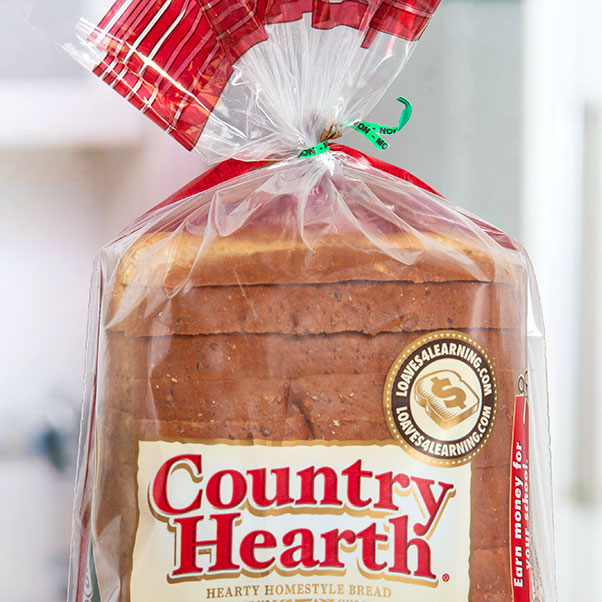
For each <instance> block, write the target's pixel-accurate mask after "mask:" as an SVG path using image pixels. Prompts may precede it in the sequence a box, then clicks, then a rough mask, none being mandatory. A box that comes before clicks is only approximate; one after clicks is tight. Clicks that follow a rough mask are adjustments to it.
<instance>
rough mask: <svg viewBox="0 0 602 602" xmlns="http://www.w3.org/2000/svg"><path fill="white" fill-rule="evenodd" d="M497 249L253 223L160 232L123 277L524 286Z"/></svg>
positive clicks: (147, 238) (140, 243)
mask: <svg viewBox="0 0 602 602" xmlns="http://www.w3.org/2000/svg"><path fill="white" fill-rule="evenodd" d="M314 236H316V235H315V234H314ZM375 242H376V243H377V244H378V245H379V247H377V246H376V244H375ZM493 249H496V245H494V243H492V242H491V241H486V239H485V238H483V239H481V238H479V239H477V238H476V237H475V238H474V239H468V238H463V239H462V238H451V237H448V236H443V235H440V234H432V233H420V234H412V235H410V234H401V233H395V234H389V235H382V236H381V238H380V239H379V240H378V241H372V240H370V239H369V238H367V237H366V236H364V235H362V234H360V233H358V232H350V233H348V234H346V235H344V236H342V235H340V234H321V235H320V236H319V237H317V239H315V240H312V238H311V237H310V238H309V241H308V242H306V241H305V240H303V239H301V238H298V237H295V236H294V235H293V236H282V235H280V236H273V237H266V235H265V232H264V231H262V230H258V231H255V230H254V229H253V228H245V229H244V231H242V232H236V233H234V234H232V235H230V236H228V237H225V238H222V237H215V238H212V239H203V238H202V237H201V236H198V235H196V234H191V233H188V232H183V231H181V232H167V233H155V234H147V235H143V236H141V237H140V238H138V239H137V240H136V242H134V243H133V244H132V245H131V247H130V248H129V249H128V251H127V252H126V253H125V255H124V257H123V259H122V261H121V262H120V265H119V268H118V273H117V279H116V281H117V282H118V283H120V284H122V285H132V284H133V285H136V286H149V287H167V288H181V287H182V286H185V287H195V286H228V285H253V284H308V283H309V284H318V283H328V282H344V281H354V280H368V281H403V282H450V281H456V280H468V281H480V282H498V283H508V284H511V285H516V283H517V281H518V279H520V278H521V273H522V268H521V261H520V259H519V257H518V253H517V252H515V251H512V250H504V251H503V252H501V250H500V249H499V248H497V253H496V252H495V251H493Z"/></svg>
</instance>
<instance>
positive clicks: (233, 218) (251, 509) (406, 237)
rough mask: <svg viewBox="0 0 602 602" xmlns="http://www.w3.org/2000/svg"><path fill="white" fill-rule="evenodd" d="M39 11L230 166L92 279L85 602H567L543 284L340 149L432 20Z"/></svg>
mask: <svg viewBox="0 0 602 602" xmlns="http://www.w3.org/2000/svg"><path fill="white" fill-rule="evenodd" d="M48 4H50V3H47V2H42V1H41V0H40V1H39V2H30V3H25V6H24V7H23V5H22V6H21V8H22V9H23V10H24V11H25V12H26V13H27V17H28V18H29V19H30V21H31V22H32V23H34V24H35V25H37V26H39V27H40V28H42V29H45V30H46V31H51V33H52V35H54V36H55V37H56V38H57V39H58V40H59V41H60V43H61V44H62V45H63V46H64V47H65V48H66V49H67V50H68V51H69V52H70V53H71V54H72V55H73V56H74V57H75V58H77V59H78V60H79V61H80V62H82V63H83V64H84V65H86V66H87V67H88V68H90V69H92V70H93V71H94V73H96V75H98V77H99V78H100V79H102V80H104V81H105V82H106V83H107V84H108V85H110V86H112V87H113V88H114V89H115V90H116V91H117V92H119V93H120V94H121V95H122V96H123V97H124V98H126V99H127V100H128V101H129V102H130V103H132V104H133V105H134V106H136V107H137V108H138V109H140V110H141V111H143V112H144V113H145V114H146V115H148V116H149V117H150V118H151V119H153V121H155V122H156V123H157V124H158V125H160V126H161V127H162V128H163V129H164V130H166V132H167V133H169V134H170V135H172V136H174V137H175V138H176V139H177V140H178V141H179V142H180V143H181V144H182V145H183V146H184V147H186V148H187V149H189V150H194V151H196V152H199V153H200V154H201V155H202V156H203V158H204V159H205V160H207V161H209V162H210V163H212V164H213V165H214V167H213V168H212V169H210V171H208V172H207V173H205V174H203V175H201V176H200V177H199V178H198V179H197V180H195V181H193V182H191V183H190V184H189V185H188V186H186V187H185V188H184V189H183V190H181V191H179V192H178V193H176V194H175V195H174V196H173V197H171V198H170V199H168V200H167V201H165V202H164V203H162V204H161V205H159V206H158V207H156V208H155V209H153V210H151V211H149V212H148V213H147V214H146V215H144V216H142V217H141V218H140V219H139V220H137V221H136V222H135V223H134V224H132V225H130V226H129V227H128V228H127V229H126V230H125V231H124V232H122V233H121V234H120V235H119V236H118V237H117V238H116V239H115V240H114V241H112V242H110V243H109V244H108V245H107V246H106V247H105V248H104V249H103V250H102V251H101V252H100V255H99V259H98V262H97V264H96V268H95V272H94V282H93V288H92V303H91V312H90V333H89V349H88V359H87V378H86V384H87V389H86V398H85V404H84V412H83V421H82V437H81V446H80V458H79V470H78V476H77V483H76V500H75V513H74V529H73V554H72V571H71V584H70V593H69V602H83V601H84V600H85V601H88V600H93V601H95V602H99V601H101V602H126V601H129V602H141V601H144V602H164V601H167V600H170V601H171V600H174V601H175V600H178V601H179V602H192V601H193V600H194V601H195V602H196V601H199V600H214V599H215V600H218V599H219V600H225V601H228V602H233V601H237V602H238V601H241V602H251V601H253V602H258V601H260V600H296V601H298V602H299V601H301V600H304V601H305V600H307V601H310V600H311V601H314V600H329V601H330V600H332V601H334V602H343V601H346V600H361V601H366V600H370V601H379V600H394V601H398V600H412V601H415V602H420V601H423V602H433V601H446V602H450V601H451V602H456V601H471V602H480V601H483V602H485V601H487V602H502V601H504V602H505V601H512V600H514V601H515V602H527V601H531V600H537V601H545V602H553V601H555V600H556V593H555V583H554V564H553V562H554V560H553V535H552V511H551V477H550V457H549V444H550V442H549V431H548V416H547V393H546V373H545V370H546V368H545V357H544V338H543V326H542V320H541V311H540V306H539V300H538V295H537V290H536V284H535V280H534V276H533V273H532V270H531V267H530V264H529V260H528V258H527V256H526V254H525V252H524V251H523V250H522V248H521V247H520V245H519V244H518V243H517V242H516V241H514V240H513V239H512V238H510V237H509V236H507V235H506V234H504V233H503V232H501V231H499V230H498V229H496V228H495V227H493V226H491V225H489V224H487V223H485V222H484V221H482V220H480V219H478V218H476V217H475V216H473V215H470V214H468V213H467V212H465V211H463V210H462V209H460V208H459V207H457V206H455V205H452V204H451V203H449V202H448V201H447V200H445V199H444V198H442V197H441V196H440V195H438V194H437V193H436V192H435V191H434V190H432V189H431V188H429V187H428V185H426V184H424V183H423V182H421V181H419V180H417V179H416V178H414V177H413V176H411V175H410V174H408V173H407V172H404V171H403V170H401V169H399V168H397V167H394V166H392V165H389V164H387V163H384V162H382V161H380V160H377V159H374V158H371V157H369V156H367V155H364V154H362V153H360V152H358V151H355V150H353V149H351V148H348V147H346V146H342V145H339V144H336V143H334V142H333V140H334V139H335V138H337V137H338V136H339V134H340V133H341V132H343V131H346V130H355V132H356V133H357V135H358V136H359V135H364V136H366V137H368V138H369V139H371V140H372V141H373V142H374V143H375V145H376V147H378V148H379V149H383V148H386V146H387V142H386V140H387V137H388V136H391V135H393V134H395V133H396V132H397V131H398V130H399V129H400V128H401V127H402V126H403V123H404V121H405V120H407V118H408V117H409V112H410V110H409V105H408V103H407V102H406V101H404V100H403V99H399V100H401V104H398V105H396V103H395V102H394V100H393V99H392V101H391V108H392V110H391V122H390V123H388V124H373V123H370V122H367V121H365V119H366V117H367V115H368V113H369V112H370V109H371V108H372V107H373V106H374V105H375V103H376V102H377V101H378V100H379V99H380V98H381V96H382V95H383V94H384V93H385V91H386V89H387V85H388V83H389V82H391V81H393V80H394V79H395V77H396V75H397V74H398V73H399V71H400V70H401V69H402V67H403V66H404V64H405V62H406V61H407V59H408V57H409V55H410V53H411V51H412V50H413V48H414V47H415V45H416V43H417V40H418V38H419V37H420V35H421V33H422V32H423V30H424V28H425V27H426V26H427V24H428V21H429V18H430V17H431V15H432V13H433V12H434V10H435V9H436V7H437V5H438V1H437V0H408V1H396V0H387V1H385V2H362V3H360V2H354V1H347V0H345V1H343V2H328V1H319V2H313V3H310V2H298V1H296V0H291V1H286V2H268V3H266V2H255V3H243V2H238V1H234V0H216V1H213V2H205V1H202V0H153V1H151V0H118V1H116V2H110V1H108V0H102V1H101V0H92V1H90V2H88V3H86V4H85V8H84V9H81V8H78V6H76V3H73V4H71V3H69V2H67V1H66V0H65V1H63V2H54V3H51V4H52V6H48ZM57 5H58V6H57ZM51 20H52V21H53V22H52V23H50V21H51ZM395 107H398V108H397V109H396V108H395ZM400 115H401V118H400ZM375 152H380V151H379V150H375ZM124 201H127V199H124Z"/></svg>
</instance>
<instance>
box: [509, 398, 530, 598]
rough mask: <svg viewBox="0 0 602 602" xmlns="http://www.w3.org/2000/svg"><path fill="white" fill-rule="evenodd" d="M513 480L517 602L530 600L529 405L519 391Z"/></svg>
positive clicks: (513, 556) (513, 539) (511, 511)
mask: <svg viewBox="0 0 602 602" xmlns="http://www.w3.org/2000/svg"><path fill="white" fill-rule="evenodd" d="M511 479H512V480H511V484H510V542H511V549H510V555H511V561H512V567H511V568H512V591H513V594H514V602H531V600H532V596H531V533H530V522H529V500H530V492H529V406H528V403H527V398H526V397H525V396H524V395H517V396H516V402H515V406H514V428H513V437H512V469H511Z"/></svg>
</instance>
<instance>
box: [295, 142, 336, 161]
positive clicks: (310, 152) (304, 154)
mask: <svg viewBox="0 0 602 602" xmlns="http://www.w3.org/2000/svg"><path fill="white" fill-rule="evenodd" d="M329 149H330V147H329V146H328V140H325V141H324V142H320V144H316V145H315V146H311V147H309V148H306V149H305V150H302V151H301V152H300V153H299V158H300V159H309V157H315V156H316V155H321V154H322V153H325V152H327V151H328V150H329Z"/></svg>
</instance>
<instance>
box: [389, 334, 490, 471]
mask: <svg viewBox="0 0 602 602" xmlns="http://www.w3.org/2000/svg"><path fill="white" fill-rule="evenodd" d="M383 401H384V409H385V417H386V420H387V426H388V427H389V430H390V431H391V434H392V435H393V437H394V438H395V439H397V440H398V441H399V442H400V443H401V445H402V447H403V448H404V449H405V450H406V451H407V452H408V453H410V454H411V455H413V456H415V457H416V458H418V459H419V460H421V461H422V462H425V463H427V464H435V465H438V466H459V465H461V464H466V463H467V462H470V461H471V460H472V459H473V458H474V457H475V456H476V455H477V454H478V453H479V452H480V451H481V450H482V449H483V447H485V444H486V443H487V440H488V439H489V436H490V434H491V430H492V429H493V425H494V422H495V416H496V411H497V381H496V378H495V371H494V368H493V363H492V361H491V359H490V357H489V355H488V354H487V352H486V351H485V349H483V347H482V346H481V345H480V344H479V343H478V342H477V341H476V340H475V339H473V338H472V337H470V336H468V335H466V334H464V333H462V332H457V331H454V330H439V331H436V332H431V333H429V334H427V335H424V336H423V337H421V338H419V339H417V340H415V341H414V342H413V343H412V344H411V345H409V346H408V347H406V349H404V350H403V352H402V353H401V354H400V355H399V356H398V357H397V359H396V360H395V361H394V362H393V365H392V366H391V369H390V370H389V374H388V376H387V381H386V383H385V390H384V395H383Z"/></svg>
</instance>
